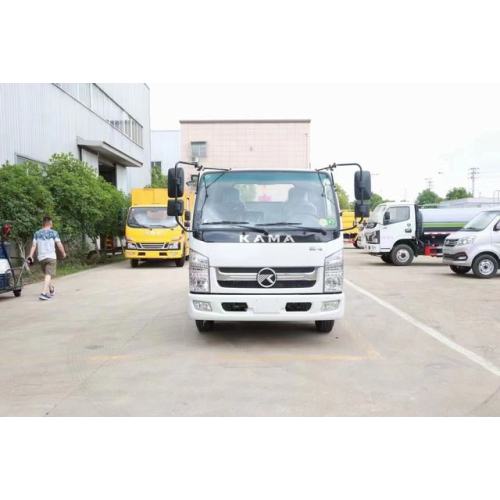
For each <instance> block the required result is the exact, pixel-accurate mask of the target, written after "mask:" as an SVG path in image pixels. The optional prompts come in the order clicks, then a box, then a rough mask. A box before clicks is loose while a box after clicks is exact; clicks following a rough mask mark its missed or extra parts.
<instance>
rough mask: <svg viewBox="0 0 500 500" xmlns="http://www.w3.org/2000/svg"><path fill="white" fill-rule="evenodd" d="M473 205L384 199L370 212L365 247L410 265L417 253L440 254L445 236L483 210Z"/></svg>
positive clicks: (393, 261)
mask: <svg viewBox="0 0 500 500" xmlns="http://www.w3.org/2000/svg"><path fill="white" fill-rule="evenodd" d="M482 211H483V209H481V208H478V207H473V208H419V207H418V205H415V204H414V203H405V202H401V203H395V202H391V203H382V204H381V205H379V206H378V207H377V208H375V210H374V211H373V212H372V213H371V215H370V218H369V219H368V221H367V223H366V226H365V229H364V231H363V235H364V238H365V241H366V243H365V249H366V250H367V251H368V253H370V255H374V256H378V257H380V258H381V259H382V260H383V261H384V262H385V263H386V264H394V265H395V266H409V265H410V264H411V263H412V262H413V260H414V258H415V257H418V256H419V255H425V256H429V257H441V256H442V255H443V245H444V240H445V238H446V237H448V236H449V235H450V234H451V233H453V232H455V231H460V229H462V227H463V226H464V225H465V223H466V222H467V221H468V220H470V219H472V218H473V217H474V216H476V215H477V214H478V213H480V212H482Z"/></svg>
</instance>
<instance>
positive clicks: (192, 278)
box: [189, 250, 210, 293]
mask: <svg viewBox="0 0 500 500" xmlns="http://www.w3.org/2000/svg"><path fill="white" fill-rule="evenodd" d="M189 290H190V291H191V292H203V293H209V292H210V267H209V262H208V257H205V256H204V255H202V254H201V253H198V252H195V251H194V250H191V252H190V254H189Z"/></svg>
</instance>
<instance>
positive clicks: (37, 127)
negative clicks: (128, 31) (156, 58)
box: [0, 83, 151, 192]
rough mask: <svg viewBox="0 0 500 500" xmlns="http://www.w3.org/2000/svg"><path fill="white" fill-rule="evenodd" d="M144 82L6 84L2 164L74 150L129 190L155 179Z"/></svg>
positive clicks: (0, 111)
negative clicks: (152, 172)
mask: <svg viewBox="0 0 500 500" xmlns="http://www.w3.org/2000/svg"><path fill="white" fill-rule="evenodd" d="M149 107H150V98H149V87H148V86H147V85H145V84H143V83H132V84H130V83H27V84H25V83H21V84H11V83H9V84H0V165H2V164H4V163H6V162H9V163H20V162H24V161H27V160H32V161H36V162H39V163H47V162H48V160H49V158H50V157H51V156H52V155H53V154H54V153H72V154H73V155H75V156H76V157H77V158H80V159H81V160H83V161H85V162H87V163H88V164H89V165H91V166H92V167H94V168H95V170H96V172H98V173H99V174H100V175H101V176H103V177H104V178H105V179H106V180H108V181H109V182H111V183H113V184H114V185H115V186H117V187H118V188H119V189H120V190H122V191H123V192H129V191H130V190H131V189H132V188H134V187H142V186H144V185H146V184H148V183H149V182H150V179H151V169H150V161H151V160H150V158H151V141H150V134H151V132H150V109H149Z"/></svg>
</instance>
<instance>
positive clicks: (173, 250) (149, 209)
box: [125, 188, 192, 267]
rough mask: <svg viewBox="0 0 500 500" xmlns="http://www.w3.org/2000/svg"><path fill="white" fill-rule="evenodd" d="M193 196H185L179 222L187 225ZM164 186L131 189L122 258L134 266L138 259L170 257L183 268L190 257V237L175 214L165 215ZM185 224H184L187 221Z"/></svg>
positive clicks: (163, 258) (166, 199)
mask: <svg viewBox="0 0 500 500" xmlns="http://www.w3.org/2000/svg"><path fill="white" fill-rule="evenodd" d="M191 198H192V195H189V194H186V195H185V196H184V207H185V210H184V213H183V215H182V221H183V223H184V225H189V220H190V216H191V212H190V208H191V201H192V200H191ZM167 204H168V194H167V190H166V189H159V188H143V189H133V190H132V204H131V207H130V208H129V211H128V214H127V222H126V226H125V238H126V240H127V245H126V250H125V258H127V259H130V265H131V266H132V267H137V266H138V265H139V261H141V260H159V259H160V260H173V261H174V262H175V265H176V266H177V267H182V266H183V265H184V262H185V261H186V259H187V258H188V256H189V240H188V235H187V234H186V232H185V231H184V230H183V229H182V228H181V227H180V226H179V225H178V224H177V221H176V220H175V217H171V216H169V215H168V214H167ZM186 223H187V224H186Z"/></svg>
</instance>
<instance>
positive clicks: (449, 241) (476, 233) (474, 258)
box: [443, 209, 500, 279]
mask: <svg viewBox="0 0 500 500" xmlns="http://www.w3.org/2000/svg"><path fill="white" fill-rule="evenodd" d="M443 262H444V263H445V264H448V265H449V266H450V269H451V270H452V271H453V272H454V273H456V274H466V273H468V272H469V271H470V270H471V269H472V272H473V273H474V275H475V276H476V277H478V278H483V279H484V278H492V277H494V276H496V274H497V271H498V268H499V265H500V210H498V209H495V210H485V211H483V212H481V213H479V214H478V215H476V217H474V218H473V219H471V220H470V221H469V222H468V223H467V224H466V225H465V226H464V227H463V228H462V229H461V230H460V231H458V232H456V233H454V234H453V235H450V236H448V237H447V238H446V240H445V242H444V250H443Z"/></svg>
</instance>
